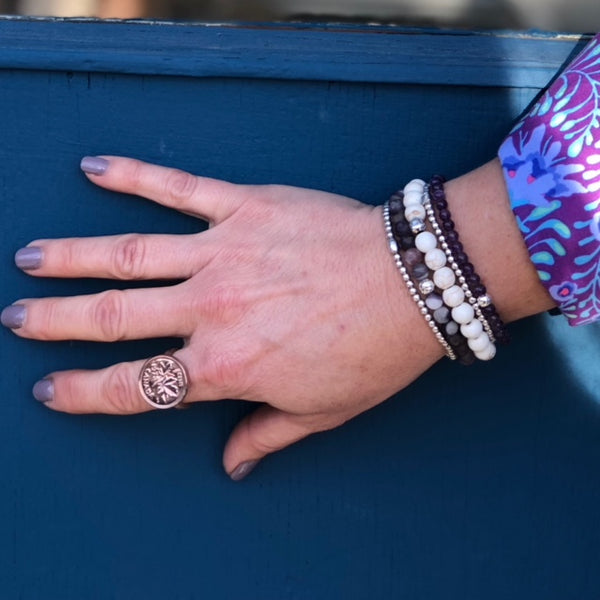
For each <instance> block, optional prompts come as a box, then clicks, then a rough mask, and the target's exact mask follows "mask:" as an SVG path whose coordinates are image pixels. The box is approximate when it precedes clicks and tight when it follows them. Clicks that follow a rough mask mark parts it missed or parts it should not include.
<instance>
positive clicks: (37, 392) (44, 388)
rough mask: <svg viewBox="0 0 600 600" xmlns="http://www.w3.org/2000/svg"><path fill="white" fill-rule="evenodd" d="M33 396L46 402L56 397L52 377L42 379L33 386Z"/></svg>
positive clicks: (39, 400)
mask: <svg viewBox="0 0 600 600" xmlns="http://www.w3.org/2000/svg"><path fill="white" fill-rule="evenodd" d="M33 397H34V398H35V399H36V400H37V401H38V402H42V403H44V404H46V402H50V401H51V400H52V399H53V398H54V382H53V381H52V379H40V380H39V381H37V382H36V383H35V385H34V386H33Z"/></svg>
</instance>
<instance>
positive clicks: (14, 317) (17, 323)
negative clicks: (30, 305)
mask: <svg viewBox="0 0 600 600" xmlns="http://www.w3.org/2000/svg"><path fill="white" fill-rule="evenodd" d="M0 322H1V323H2V325H4V327H8V328H9V329H19V327H23V323H25V307H24V306H23V305H22V304H13V305H11V306H7V307H6V308H5V309H4V310H3V311H2V314H0Z"/></svg>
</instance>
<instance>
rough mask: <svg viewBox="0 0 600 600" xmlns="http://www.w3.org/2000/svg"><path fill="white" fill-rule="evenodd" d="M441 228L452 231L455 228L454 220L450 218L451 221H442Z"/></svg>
mask: <svg viewBox="0 0 600 600" xmlns="http://www.w3.org/2000/svg"><path fill="white" fill-rule="evenodd" d="M441 228H442V229H443V230H444V231H452V230H453V229H454V221H453V220H452V219H450V220H449V221H442V226H441Z"/></svg>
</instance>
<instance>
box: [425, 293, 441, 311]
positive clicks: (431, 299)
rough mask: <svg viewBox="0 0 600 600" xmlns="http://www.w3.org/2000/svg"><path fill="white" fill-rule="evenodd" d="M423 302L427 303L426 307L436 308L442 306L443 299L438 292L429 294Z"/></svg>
mask: <svg viewBox="0 0 600 600" xmlns="http://www.w3.org/2000/svg"><path fill="white" fill-rule="evenodd" d="M425 304H426V305H427V308H429V309H431V310H437V309H438V308H441V307H442V306H444V301H443V300H442V297H441V296H440V295H439V294H429V296H427V298H425Z"/></svg>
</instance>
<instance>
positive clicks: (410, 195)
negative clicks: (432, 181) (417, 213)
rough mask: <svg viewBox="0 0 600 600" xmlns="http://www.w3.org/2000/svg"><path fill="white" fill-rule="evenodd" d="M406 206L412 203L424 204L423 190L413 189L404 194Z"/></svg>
mask: <svg viewBox="0 0 600 600" xmlns="http://www.w3.org/2000/svg"><path fill="white" fill-rule="evenodd" d="M403 203H404V206H410V205H411V204H419V205H421V204H423V190H421V191H420V192H419V191H417V190H414V191H413V190H411V191H410V192H406V193H405V194H404V200H403Z"/></svg>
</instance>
